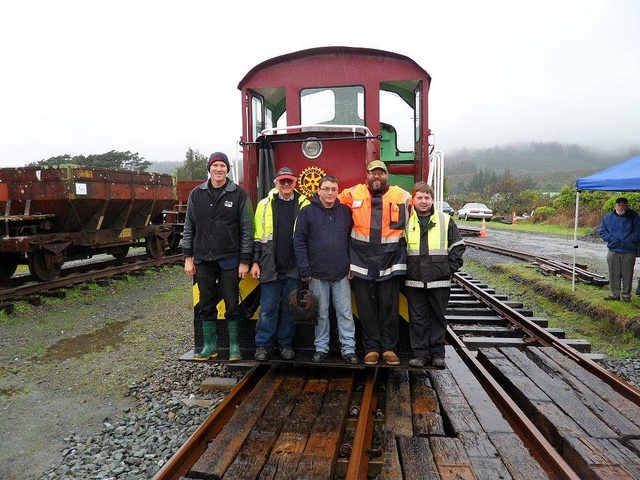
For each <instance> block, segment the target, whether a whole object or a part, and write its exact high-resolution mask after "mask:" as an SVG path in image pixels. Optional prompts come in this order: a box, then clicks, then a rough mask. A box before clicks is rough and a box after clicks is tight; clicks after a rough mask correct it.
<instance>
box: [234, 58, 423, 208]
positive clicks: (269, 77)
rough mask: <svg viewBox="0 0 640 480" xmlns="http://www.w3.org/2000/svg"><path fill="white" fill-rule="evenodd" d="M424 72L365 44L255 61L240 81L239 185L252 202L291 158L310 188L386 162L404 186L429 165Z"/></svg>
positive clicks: (343, 182) (308, 191) (305, 189)
mask: <svg viewBox="0 0 640 480" xmlns="http://www.w3.org/2000/svg"><path fill="white" fill-rule="evenodd" d="M430 80H431V79H430V77H429V74H428V73H427V72H426V71H424V70H423V69H422V68H421V67H419V66H418V65H417V64H416V63H415V62H414V61H413V60H411V59H409V58H408V57H404V56H402V55H398V54H395V53H391V52H383V51H379V50H371V49H361V48H347V47H327V48H317V49H311V50H303V51H300V52H295V53H292V54H288V55H283V56H281V57H276V58H273V59H271V60H268V61H266V62H263V63H261V64H260V65H258V66H256V67H255V68H253V69H252V70H251V71H250V72H249V73H248V74H247V75H246V76H245V78H244V79H243V80H242V81H241V82H240V84H239V85H238V88H239V89H240V90H241V92H242V102H243V112H244V115H243V135H242V138H241V143H242V145H243V162H242V163H243V172H242V174H243V175H242V183H243V186H244V187H245V188H246V189H247V190H248V191H249V192H250V195H251V198H252V200H253V201H254V203H255V202H257V201H258V200H260V199H261V198H263V197H264V196H265V195H266V193H267V192H268V191H269V189H270V188H271V187H272V186H273V176H274V175H273V173H274V172H275V170H277V169H278V168H280V167H282V166H288V167H290V168H293V170H294V171H295V172H297V174H298V189H299V190H300V191H301V193H304V194H305V195H308V196H311V195H313V193H315V191H316V189H317V182H318V180H319V179H320V178H321V177H322V176H323V175H334V176H336V177H337V178H338V179H339V181H340V186H341V188H344V187H350V186H352V185H355V184H357V183H361V182H362V181H363V179H364V177H365V174H364V172H365V166H366V164H367V163H368V162H370V161H372V160H382V161H384V162H385V163H387V168H388V169H389V172H390V174H391V175H390V178H389V181H390V183H392V184H397V185H400V186H402V187H403V188H405V189H410V188H411V186H412V185H413V183H414V182H415V181H417V180H420V179H423V178H426V175H427V172H428V168H429V166H428V149H429V145H428V136H429V133H430V132H429V129H428V127H427V115H426V112H427V94H428V89H429V84H430Z"/></svg>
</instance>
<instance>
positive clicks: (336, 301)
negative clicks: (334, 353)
mask: <svg viewBox="0 0 640 480" xmlns="http://www.w3.org/2000/svg"><path fill="white" fill-rule="evenodd" d="M309 289H310V290H311V292H312V293H313V294H314V295H315V297H316V298H317V299H318V324H317V325H316V331H315V333H316V340H315V346H316V352H324V353H329V302H330V301H331V300H333V308H335V310H336V319H337V323H338V337H339V339H340V353H342V355H347V354H349V353H355V351H356V326H355V323H353V313H352V311H351V285H350V284H349V279H348V278H347V277H345V278H343V279H342V280H338V281H336V282H330V281H328V280H318V279H316V278H312V279H311V282H310V283H309Z"/></svg>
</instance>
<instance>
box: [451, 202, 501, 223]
mask: <svg viewBox="0 0 640 480" xmlns="http://www.w3.org/2000/svg"><path fill="white" fill-rule="evenodd" d="M491 217H493V211H492V210H491V209H490V208H489V207H487V206H486V205H485V204H484V203H467V204H465V206H464V207H462V208H461V209H460V210H458V218H464V219H465V220H471V219H473V218H475V219H477V220H482V219H483V218H484V219H486V220H487V221H491Z"/></svg>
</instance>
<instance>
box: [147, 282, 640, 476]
mask: <svg viewBox="0 0 640 480" xmlns="http://www.w3.org/2000/svg"><path fill="white" fill-rule="evenodd" d="M447 316H448V321H449V329H448V334H447V343H448V345H447V351H446V355H447V357H446V364H447V365H446V368H445V369H443V370H438V369H433V368H427V369H410V368H406V367H393V368H392V367H385V366H382V365H380V366H376V367H364V366H362V367H361V368H358V369H354V368H350V369H335V368H318V367H312V366H309V365H293V364H273V365H271V364H258V365H255V366H253V367H252V369H251V370H250V372H249V373H248V374H247V375H246V376H245V377H244V379H243V380H242V381H241V382H240V384H238V386H237V387H236V388H235V389H234V390H233V391H232V392H231V393H230V394H229V396H227V398H226V399H225V401H224V402H223V403H222V404H221V405H220V406H219V407H217V408H216V410H215V411H214V412H213V413H212V414H211V415H210V416H209V418H208V419H207V421H206V422H205V424H203V425H202V426H201V427H200V428H199V429H198V430H197V431H196V432H195V433H194V434H193V435H192V437H191V438H190V439H189V440H188V441H187V443H185V444H184V445H183V446H182V447H181V448H180V450H179V451H178V452H177V453H176V454H175V455H174V456H173V457H172V458H171V459H170V461H169V462H168V463H167V464H165V466H164V467H163V468H162V469H161V470H160V472H158V473H157V475H156V476H155V477H154V479H155V480H167V479H183V478H201V479H218V478H225V479H227V478H233V479H256V478H327V479H333V478H345V479H365V478H380V479H420V478H463V479H466V478H478V479H479V478H488V479H496V478H505V479H509V478H521V479H525V478H526V479H527V480H532V479H538V478H566V479H579V478H580V479H583V478H610V479H614V478H615V479H624V478H629V479H630V478H640V391H639V390H638V389H636V388H634V387H633V386H631V385H629V384H627V383H626V382H624V381H622V380H621V379H619V378H618V377H616V376H615V375H613V374H611V373H609V372H607V371H606V370H604V369H602V368H601V367H600V366H599V365H598V364H597V363H595V362H594V361H592V360H590V359H589V358H587V357H586V356H584V355H582V354H580V353H579V352H578V351H577V349H581V350H583V351H588V350H589V345H588V344H587V343H586V342H580V341H569V340H567V339H564V338H562V337H563V334H562V332H561V331H559V330H555V329H549V328H548V327H547V324H546V320H545V319H540V318H535V317H533V316H532V313H531V312H528V311H526V310H525V309H523V308H522V305H521V304H519V303H518V302H512V301H510V300H509V299H507V298H505V297H504V296H500V295H496V294H495V292H493V291H492V290H491V289H489V288H488V287H487V286H485V285H481V284H479V283H477V282H475V281H473V279H471V278H469V277H467V276H465V275H463V274H462V275H456V276H455V279H454V285H453V286H452V296H451V300H450V303H449V308H448V312H447Z"/></svg>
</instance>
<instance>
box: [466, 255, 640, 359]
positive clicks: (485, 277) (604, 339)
mask: <svg viewBox="0 0 640 480" xmlns="http://www.w3.org/2000/svg"><path fill="white" fill-rule="evenodd" d="M464 270H465V271H466V272H468V273H469V274H470V275H472V276H473V277H475V278H476V279H478V280H481V281H483V282H486V283H487V284H490V285H491V286H492V287H494V288H495V289H496V291H498V292H500V293H506V294H508V295H510V296H513V298H514V299H518V300H520V301H522V302H523V303H524V304H525V306H526V307H527V308H530V309H531V310H533V312H534V315H535V316H542V317H545V318H547V319H548V320H549V326H550V327H557V328H562V329H563V330H564V331H565V333H566V336H567V338H583V339H585V340H587V341H589V342H591V344H592V351H593V352H603V353H606V354H607V355H609V356H610V357H613V358H625V357H637V356H638V355H640V338H639V337H638V336H636V335H634V333H633V331H635V332H636V333H639V332H640V301H639V300H638V299H637V298H634V299H633V302H632V303H623V302H605V301H604V297H605V296H606V295H607V293H608V291H607V290H605V289H602V288H599V287H596V286H593V285H584V284H580V283H579V284H577V285H576V291H575V292H572V291H571V281H570V280H567V279H564V278H560V277H546V276H543V275H542V274H540V273H538V271H537V270H534V269H532V268H530V267H527V266H525V265H524V264H517V263H509V264H497V265H494V266H493V267H491V269H487V268H486V267H484V266H482V265H481V264H479V263H477V262H475V261H472V260H466V261H465V266H464Z"/></svg>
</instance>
